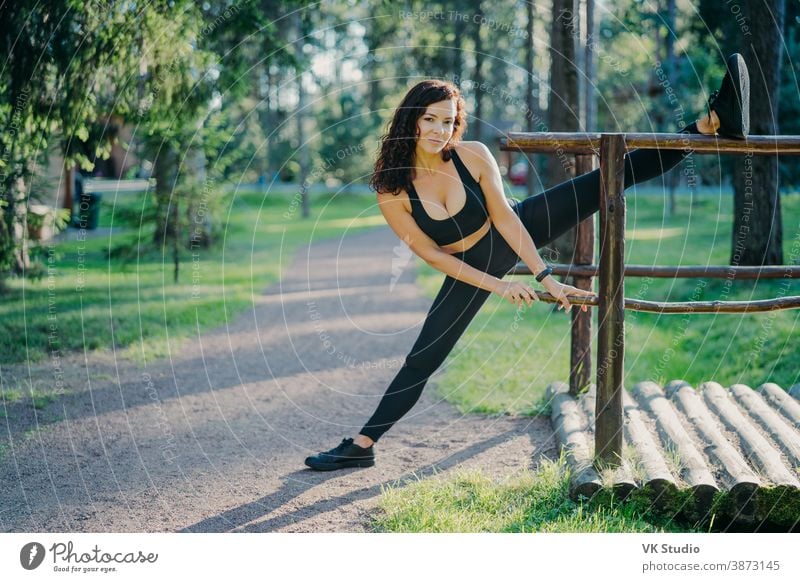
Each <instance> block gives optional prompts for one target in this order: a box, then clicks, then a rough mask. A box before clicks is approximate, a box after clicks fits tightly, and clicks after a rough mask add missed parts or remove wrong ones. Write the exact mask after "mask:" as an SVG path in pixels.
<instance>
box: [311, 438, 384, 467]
mask: <svg viewBox="0 0 800 582" xmlns="http://www.w3.org/2000/svg"><path fill="white" fill-rule="evenodd" d="M374 464H375V453H374V452H373V449H372V447H369V448H366V449H364V448H362V447H359V446H358V445H356V444H353V439H343V440H342V442H341V443H339V446H338V447H336V448H335V449H331V450H330V451H325V452H324V453H319V454H318V455H314V456H313V457H308V458H306V465H308V466H309V467H311V468H312V469H316V470H317V471H335V470H336V469H346V468H347V467H372V465H374Z"/></svg>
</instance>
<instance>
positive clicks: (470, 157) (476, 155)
mask: <svg viewBox="0 0 800 582" xmlns="http://www.w3.org/2000/svg"><path fill="white" fill-rule="evenodd" d="M456 151H457V152H458V155H459V157H460V158H461V160H462V161H463V162H464V164H466V166H467V169H469V171H470V172H471V173H472V176H473V178H474V177H475V176H476V175H477V176H478V178H476V179H477V180H480V177H481V176H483V174H484V172H486V171H487V168H490V167H491V160H492V153H491V152H490V151H489V148H488V147H486V145H485V144H483V143H482V142H479V141H462V142H461V143H459V144H458V145H457V146H456Z"/></svg>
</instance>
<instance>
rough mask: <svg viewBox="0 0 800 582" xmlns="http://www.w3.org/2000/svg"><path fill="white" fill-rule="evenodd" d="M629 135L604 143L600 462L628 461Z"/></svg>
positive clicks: (599, 336) (597, 441)
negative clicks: (624, 401)
mask: <svg viewBox="0 0 800 582" xmlns="http://www.w3.org/2000/svg"><path fill="white" fill-rule="evenodd" d="M624 155H625V135H624V134H603V135H602V136H601V138H600V274H599V297H598V299H599V302H598V311H597V313H598V330H597V400H596V408H595V411H596V420H595V462H597V461H601V462H602V464H605V465H607V466H611V467H616V466H619V465H620V463H621V460H622V424H623V419H622V390H623V389H624V387H623V382H624V377H623V372H624V365H625V311H624V307H625V278H624V273H625V263H624V261H625V256H624V255H625V189H624V186H623V180H624V176H625V173H624V172H625V165H624V163H625V161H624Z"/></svg>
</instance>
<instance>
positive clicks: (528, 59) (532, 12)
mask: <svg viewBox="0 0 800 582" xmlns="http://www.w3.org/2000/svg"><path fill="white" fill-rule="evenodd" d="M527 6H528V10H527V12H528V43H527V45H526V46H525V69H526V71H527V72H528V91H527V95H526V99H525V105H526V106H527V108H528V109H527V111H526V112H525V117H526V119H527V120H528V123H527V129H528V131H536V129H535V123H534V121H533V112H534V111H535V108H536V103H534V101H533V98H534V95H535V94H536V77H537V75H536V74H535V73H534V71H533V68H534V64H533V57H534V56H535V53H534V46H533V42H534V41H533V39H534V32H533V24H534V21H535V18H536V7H535V6H534V5H533V2H528V5H527ZM526 158H527V162H528V167H527V168H525V171H526V176H527V178H526V180H525V186H526V188H527V195H528V198H530V197H531V196H533V195H534V193H535V188H534V183H533V176H534V171H533V169H534V156H533V154H528V155H527V156H526ZM509 169H511V165H510V164H509Z"/></svg>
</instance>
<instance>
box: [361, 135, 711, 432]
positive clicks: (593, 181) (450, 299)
mask: <svg viewBox="0 0 800 582" xmlns="http://www.w3.org/2000/svg"><path fill="white" fill-rule="evenodd" d="M681 133H700V132H699V131H698V130H697V126H696V124H694V123H693V124H691V125H689V126H688V127H686V128H684V129H683V130H682V131H681ZM690 151H691V150H689V149H688V148H687V149H684V150H664V151H661V150H657V149H639V150H634V151H632V152H630V153H629V154H628V155H626V156H625V182H624V184H625V187H626V188H627V187H628V186H632V185H634V184H638V183H640V182H644V181H646V180H650V179H651V178H655V177H657V176H660V175H661V174H663V173H664V172H666V171H667V170H669V169H670V168H672V167H674V166H675V165H676V164H677V163H678V162H680V161H681V160H682V159H683V158H684V157H685V156H687V155H688V154H689V153H690ZM599 209H600V170H594V171H592V172H589V173H587V174H583V175H581V176H578V177H577V178H574V179H572V180H568V181H566V182H563V183H561V184H559V185H558V186H556V187H554V188H550V189H549V190H546V191H544V192H542V193H541V194H538V195H537V196H532V197H530V198H526V199H525V200H523V201H522V202H519V203H517V204H515V205H514V212H516V213H517V215H518V216H519V217H520V220H521V221H522V223H523V224H524V225H525V228H526V229H527V231H528V232H529V233H530V235H531V238H532V239H533V242H534V244H535V245H536V246H537V247H541V246H544V245H546V244H548V243H550V242H551V241H553V240H555V239H556V238H558V237H559V236H561V235H562V234H564V233H565V232H567V231H568V230H569V229H570V228H572V227H573V226H576V225H577V224H579V223H580V222H581V221H582V220H584V219H585V218H588V217H589V216H591V215H592V214H594V213H595V212H597V211H598V210H599ZM453 256H455V257H456V258H459V259H461V260H462V261H464V262H465V263H467V264H469V265H471V266H473V267H475V268H477V269H480V270H482V271H484V272H486V273H489V274H491V275H493V276H495V277H500V278H501V277H503V276H504V275H505V274H506V273H508V272H509V271H510V270H511V269H512V268H513V267H514V266H515V265H516V264H517V262H518V261H519V257H518V256H517V254H516V253H515V252H514V251H513V250H511V248H510V247H509V246H508V244H507V243H506V241H505V240H504V239H503V237H502V236H501V235H500V233H499V232H498V231H497V229H495V227H494V225H492V226H491V229H490V230H489V232H488V233H487V234H486V235H485V236H484V237H483V238H482V239H481V240H479V241H478V242H477V243H476V244H475V245H474V246H472V247H471V248H469V249H467V250H466V251H465V252H463V253H457V254H455V255H453ZM489 294H490V292H489V291H486V290H484V289H479V288H478V287H474V286H472V285H470V284H468V283H464V282H462V281H459V280H457V279H454V278H453V277H450V276H446V277H445V279H444V283H443V284H442V288H441V289H440V290H439V293H438V294H437V295H436V299H434V300H433V305H432V306H431V308H430V311H429V312H428V315H427V317H426V319H425V323H424V324H423V325H422V331H420V334H419V337H418V338H417V341H416V343H414V347H413V348H412V349H411V352H410V353H409V354H408V356H407V357H406V360H405V363H404V364H403V366H402V368H401V369H400V371H399V372H398V373H397V375H396V376H395V378H394V380H393V381H392V383H391V384H390V385H389V388H388V389H387V390H386V394H384V395H383V398H382V399H381V401H380V403H379V404H378V408H377V410H375V413H374V414H373V415H372V418H370V419H369V420H368V421H367V423H366V424H365V425H364V428H363V429H361V434H363V435H366V436H368V437H369V438H371V439H372V440H373V441H377V440H378V439H379V438H380V437H381V435H383V433H385V432H386V431H387V430H389V429H390V428H391V427H392V425H394V423H396V422H397V421H398V420H400V418H402V417H403V415H405V414H406V413H407V412H408V411H409V410H411V407H412V406H414V404H415V403H416V402H417V400H418V399H419V397H420V395H421V394H422V389H423V388H424V387H425V384H426V383H427V381H428V378H430V376H431V375H432V374H433V373H434V372H435V371H436V369H437V368H438V367H439V366H440V365H441V364H442V363H443V362H444V360H445V358H446V357H447V355H448V354H449V353H450V351H451V350H452V349H453V346H455V344H456V342H457V341H458V339H459V338H460V337H461V335H462V334H463V333H464V330H465V329H466V328H467V326H468V325H469V323H470V322H471V321H472V318H473V317H475V314H476V313H478V310H479V309H480V308H481V306H482V305H483V303H484V301H486V298H487V297H488V296H489Z"/></svg>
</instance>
